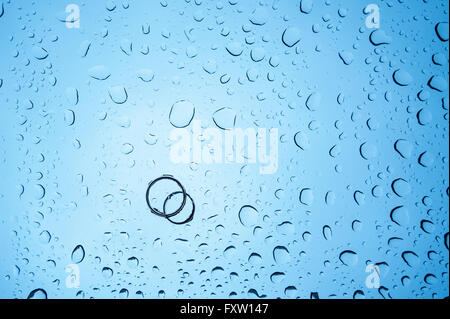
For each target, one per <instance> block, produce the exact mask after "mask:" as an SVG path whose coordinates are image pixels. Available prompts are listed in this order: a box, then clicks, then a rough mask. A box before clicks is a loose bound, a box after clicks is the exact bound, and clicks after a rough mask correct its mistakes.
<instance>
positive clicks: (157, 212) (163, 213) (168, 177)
mask: <svg viewBox="0 0 450 319" xmlns="http://www.w3.org/2000/svg"><path fill="white" fill-rule="evenodd" d="M163 180H170V181H173V182H175V183H176V184H177V185H178V187H179V188H180V190H178V191H175V192H173V193H171V194H170V195H169V196H167V197H166V199H165V200H164V204H163V209H162V211H160V210H158V209H157V208H155V207H153V206H152V204H151V202H150V197H149V195H150V190H151V189H152V187H153V186H154V185H155V184H156V183H158V182H160V181H163ZM178 194H183V200H182V202H181V204H180V207H179V208H178V209H177V210H176V211H174V212H173V213H170V214H168V213H166V206H167V203H168V201H169V200H170V199H171V198H172V197H173V196H175V195H178ZM188 199H189V200H190V201H191V203H192V211H191V213H190V215H189V217H188V218H187V219H186V220H184V221H182V222H177V221H174V220H172V219H171V218H172V217H175V216H176V215H178V214H179V213H181V212H182V211H183V209H184V207H185V206H186V201H187V200H188ZM146 200H147V206H148V208H150V211H151V212H152V213H153V214H155V215H156V216H159V217H164V218H166V219H167V220H168V221H169V222H171V223H172V224H175V225H184V224H187V223H189V222H191V221H192V220H193V219H194V213H195V203H194V200H193V199H192V197H191V196H190V195H189V194H188V193H186V189H185V188H184V186H183V185H182V184H181V183H180V181H179V180H177V179H176V178H175V177H173V176H172V175H163V176H161V177H158V178H157V179H155V180H153V181H151V182H150V183H149V184H148V188H147V193H146Z"/></svg>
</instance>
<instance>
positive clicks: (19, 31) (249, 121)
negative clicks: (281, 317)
mask: <svg viewBox="0 0 450 319" xmlns="http://www.w3.org/2000/svg"><path fill="white" fill-rule="evenodd" d="M371 4H373V5H375V6H373V5H372V6H369V5H371ZM66 9H67V10H66ZM448 18H449V8H448V1H446V0H433V1H432V0H413V1H404V0H384V1H382V0H378V1H369V0H368V1H359V0H345V1H344V0H318V1H308V0H302V1H299V0H286V1H279V0H260V1H250V0H245V1H244V0H221V1H212V0H211V1H210V0H161V1H159V0H151V1H143V0H142V1H137V0H136V1H133V0H128V1H122V0H113V1H103V0H102V1H93V0H91V1H82V2H73V3H70V2H67V3H66V2H62V1H50V0H42V1H41V0H39V1H24V0H22V1H15V0H0V57H1V59H0V61H1V62H0V177H1V182H0V243H1V248H0V252H1V253H0V298H28V297H30V298H45V297H47V298H233V297H235V298H310V296H311V294H312V293H317V294H318V296H319V297H320V298H443V297H445V296H448V293H449V276H448V271H449V265H448V262H449V252H448V230H449V223H448V218H449V198H448V194H449V190H448V183H449V177H448V176H449V164H448V160H449V135H448V134H449V131H448V128H449V122H448V106H449V95H448V78H449V72H448V63H449V51H448V48H449V46H448V43H449V42H448ZM197 124H199V125H201V128H202V129H208V128H210V129H214V130H216V131H217V130H219V132H221V133H222V132H223V133H224V134H225V132H226V131H230V129H242V130H246V129H254V130H257V129H258V128H260V129H267V130H270V129H277V130H278V131H277V134H278V135H277V143H275V144H273V143H272V144H270V145H271V147H274V148H273V149H272V150H273V151H274V152H275V153H274V154H276V163H277V169H276V170H275V171H273V172H269V174H262V173H261V170H260V168H261V163H259V161H257V162H256V163H252V162H251V161H244V162H243V163H239V162H236V161H235V162H232V163H213V164H209V163H207V162H205V161H204V160H201V161H198V160H197V161H196V160H190V161H189V163H175V162H174V161H173V158H172V157H171V155H170V152H171V149H172V148H173V144H174V142H173V141H172V140H171V138H170V137H171V134H173V132H176V130H175V129H176V127H183V126H186V128H185V130H184V132H189V134H193V132H192V131H193V129H194V126H195V125H197ZM224 126H227V127H224ZM224 128H225V129H227V130H223V129H224ZM174 130H175V131H174ZM268 136H269V135H267V137H268ZM193 138H194V139H196V138H197V139H198V138H200V139H202V138H201V137H198V136H194V137H193ZM267 141H269V138H268V139H267ZM201 143H202V144H207V143H208V139H206V140H202V141H201ZM247 144H248V145H247ZM245 147H247V148H251V147H252V145H251V141H248V142H247V143H246V145H245ZM216 151H217V150H216ZM164 174H170V175H172V176H174V177H175V178H176V179H177V180H179V181H180V182H181V183H182V185H183V186H184V188H185V190H186V192H187V193H188V194H189V195H190V196H191V197H192V199H193V201H194V203H195V214H194V219H193V220H192V221H191V222H189V223H187V224H185V225H174V224H172V223H170V222H169V221H168V220H166V219H165V218H161V217H158V216H156V215H154V214H152V213H151V212H150V209H149V208H148V206H147V203H146V197H145V195H146V190H147V186H148V184H149V182H151V181H152V180H154V179H156V178H158V177H160V176H162V175H164ZM166 182H168V181H166ZM166 186H167V189H164V190H162V191H161V196H159V194H156V193H155V194H153V195H152V200H154V203H155V205H159V207H162V206H161V205H162V204H163V203H164V201H165V200H166V199H167V198H168V197H167V195H168V194H170V193H171V192H174V191H178V190H179V189H178V188H177V186H176V185H175V184H172V185H171V186H170V185H169V184H167V185H166ZM169 186H170V187H172V188H170V187H169ZM169 188H170V191H169V193H168V194H167V193H164V192H163V191H168V189H169ZM155 192H156V190H155ZM163 193H164V195H162V194H163ZM178 195H180V194H178ZM176 197H177V196H175V195H174V196H173V198H171V199H170V200H176V199H177V198H176ZM180 197H181V196H178V200H180ZM168 205H169V206H170V203H169V204H168ZM189 205H192V204H191V203H190V202H189V200H187V203H186V207H185V209H184V211H183V212H182V213H180V214H187V213H188V212H186V211H185V210H189ZM178 206H179V205H178ZM172 207H174V208H175V209H176V208H177V205H176V204H174V205H172ZM160 209H161V208H160ZM174 218H178V217H174Z"/></svg>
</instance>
